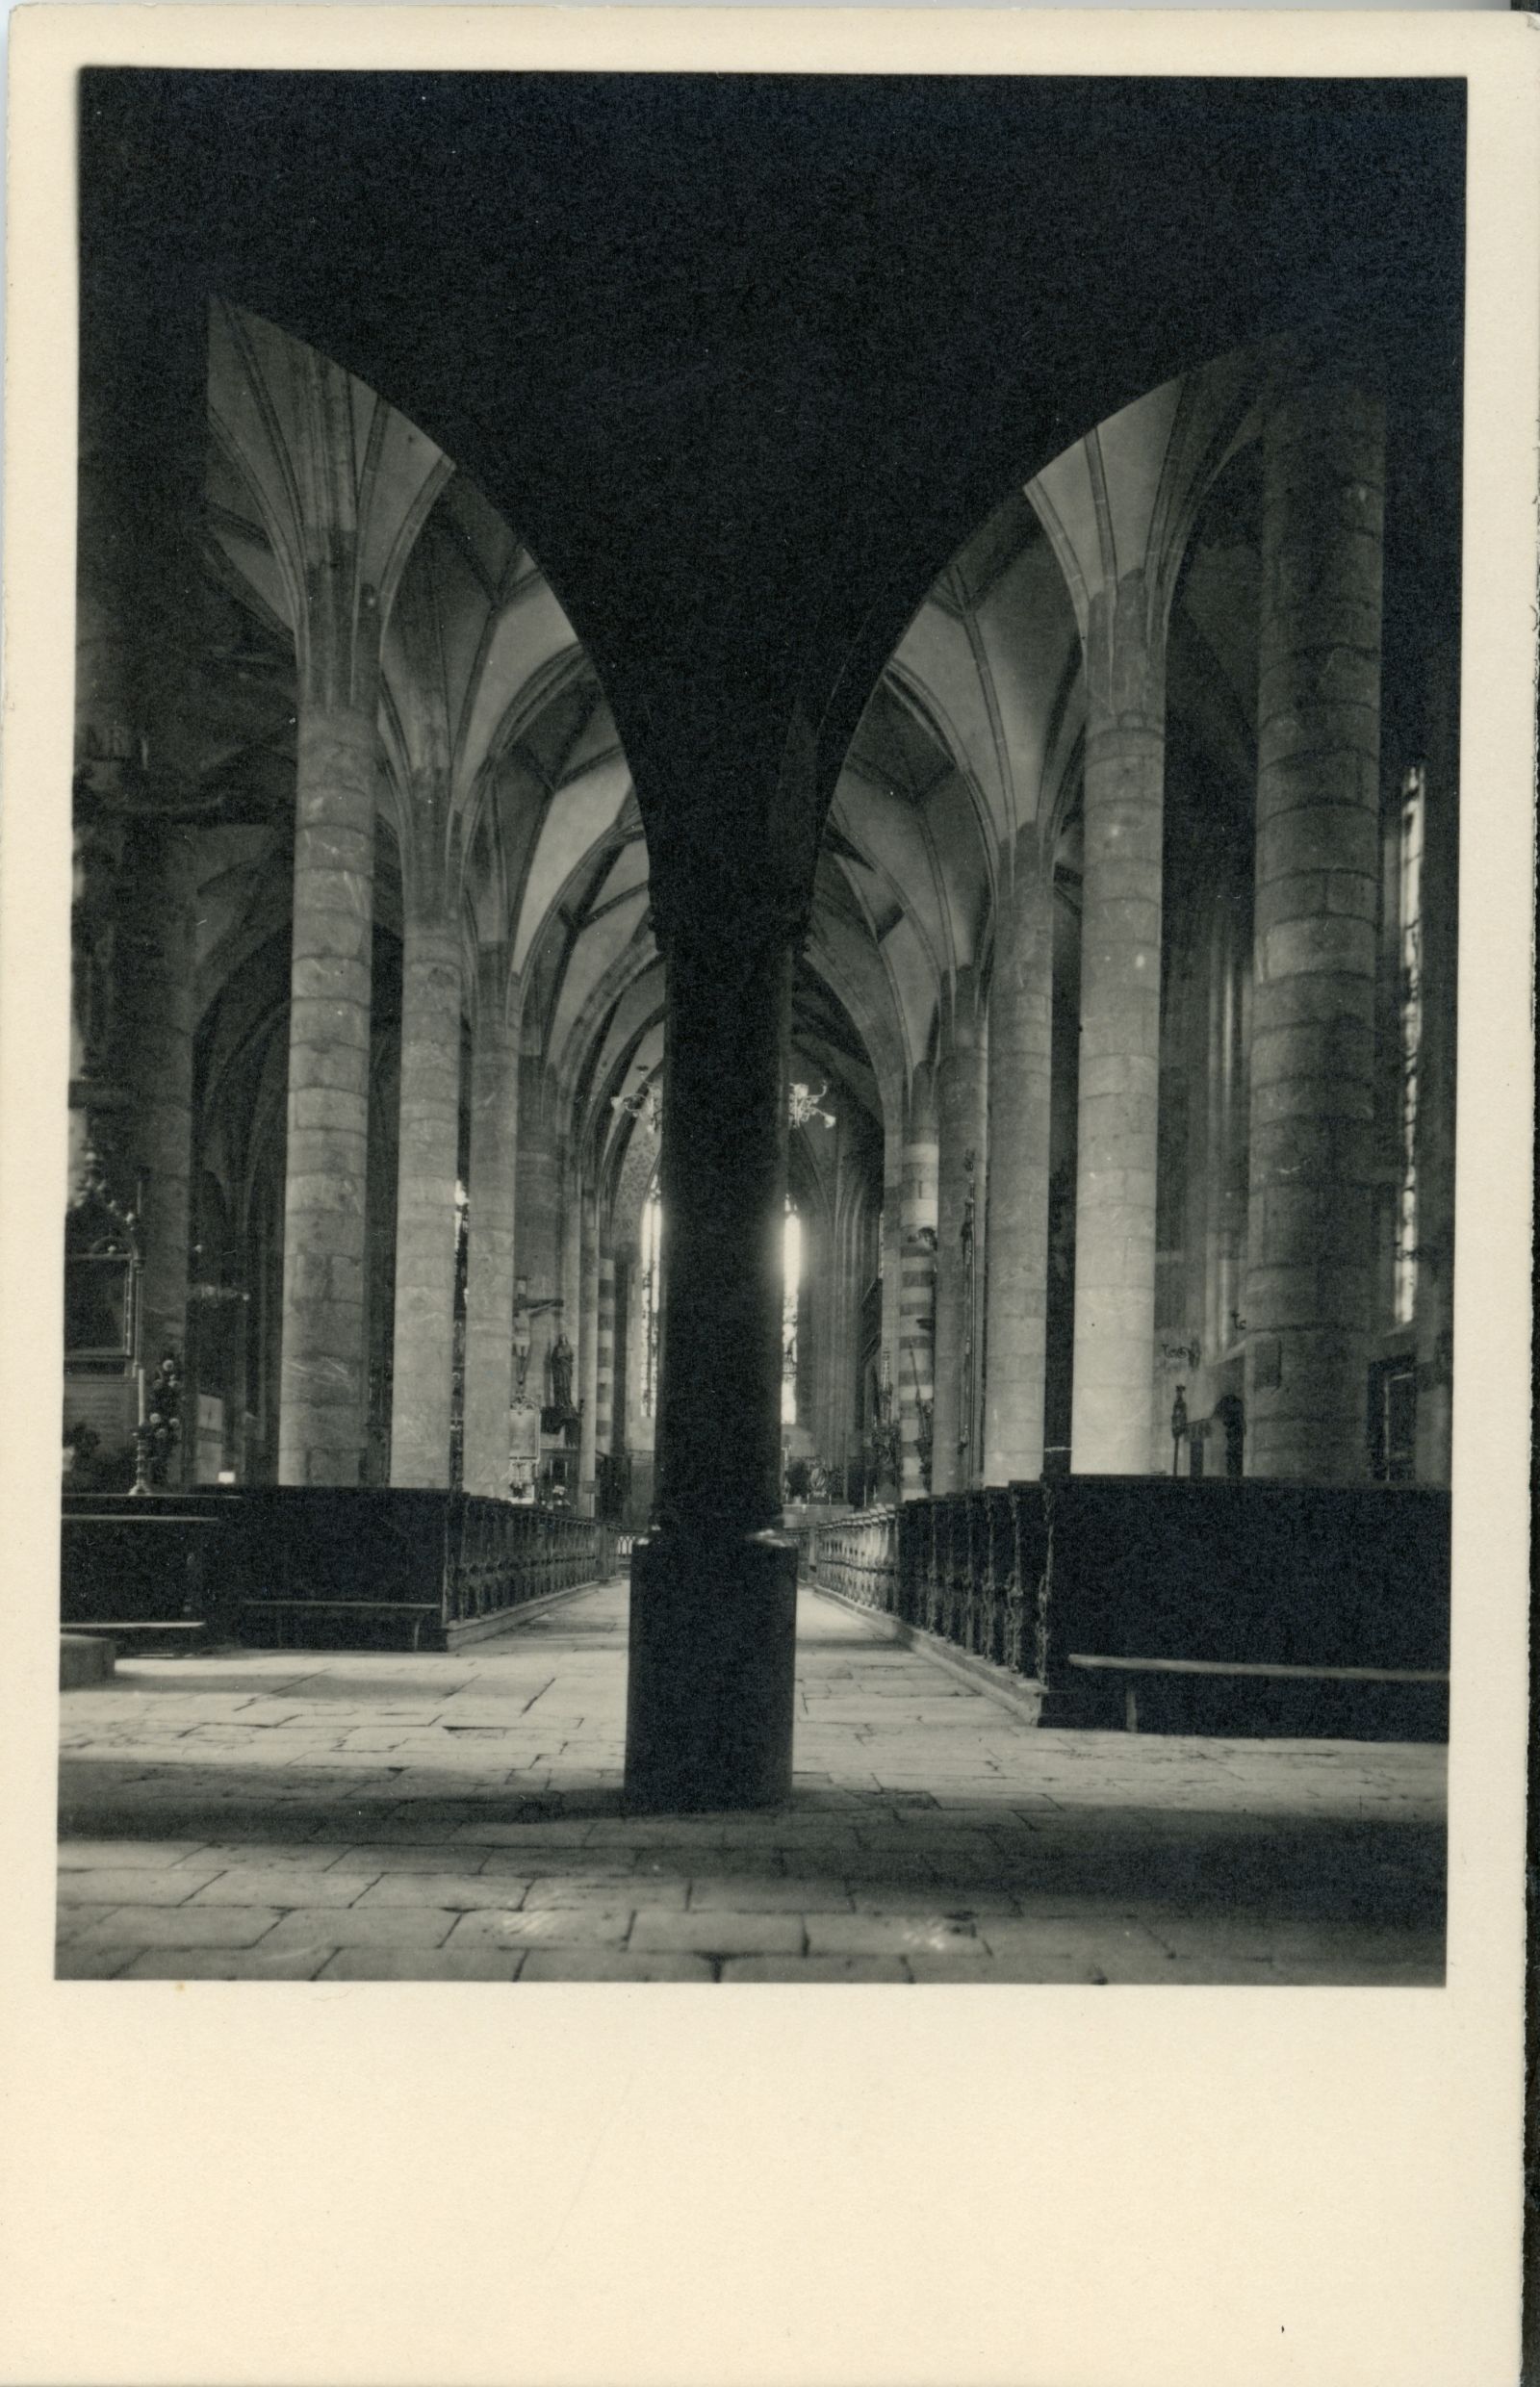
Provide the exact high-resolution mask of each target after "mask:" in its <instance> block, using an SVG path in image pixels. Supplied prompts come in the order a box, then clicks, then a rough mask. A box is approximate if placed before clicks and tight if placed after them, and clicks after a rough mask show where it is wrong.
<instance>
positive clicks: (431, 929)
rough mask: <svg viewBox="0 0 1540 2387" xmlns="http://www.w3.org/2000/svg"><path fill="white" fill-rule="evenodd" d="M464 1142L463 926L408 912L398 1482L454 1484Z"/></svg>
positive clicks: (399, 1220)
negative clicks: (457, 1211) (452, 1416)
mask: <svg viewBox="0 0 1540 2387" xmlns="http://www.w3.org/2000/svg"><path fill="white" fill-rule="evenodd" d="M459 1148H460V933H459V927H458V924H457V923H452V922H450V921H448V920H445V919H443V918H418V917H415V916H414V915H413V914H412V913H411V912H410V911H409V912H408V914H407V917H406V922H405V941H404V951H403V954H402V961H401V1107H400V1138H399V1143H398V1167H397V1183H396V1338H395V1347H394V1351H393V1354H392V1379H391V1384H392V1389H391V1481H392V1483H393V1484H417V1485H424V1486H433V1485H446V1484H448V1482H449V1410H450V1398H451V1387H452V1380H453V1369H454V1234H455V1216H454V1189H455V1184H456V1180H457V1175H458V1161H459Z"/></svg>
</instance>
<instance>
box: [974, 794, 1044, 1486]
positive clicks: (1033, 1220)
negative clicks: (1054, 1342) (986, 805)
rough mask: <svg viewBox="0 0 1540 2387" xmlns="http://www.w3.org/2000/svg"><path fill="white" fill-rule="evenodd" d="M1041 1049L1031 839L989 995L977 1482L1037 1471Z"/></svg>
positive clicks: (1039, 901) (1038, 929)
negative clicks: (983, 1319) (980, 1425)
mask: <svg viewBox="0 0 1540 2387" xmlns="http://www.w3.org/2000/svg"><path fill="white" fill-rule="evenodd" d="M1052 1047H1053V893H1052V888H1051V885H1050V883H1049V880H1048V875H1047V873H1046V871H1045V870H1044V868H1043V866H1042V863H1041V862H1040V859H1039V856H1038V847H1037V833H1036V831H1032V832H1026V833H1023V835H1022V837H1021V838H1020V839H1019V840H1018V843H1017V847H1016V860H1015V874H1014V881H1013V884H1012V887H1011V891H1010V895H1009V897H1008V899H1007V901H1006V902H1005V903H1004V904H1003V905H1002V908H1001V917H1000V922H999V927H998V929H997V932H996V937H995V950H994V975H993V979H992V981H991V983H990V988H989V1052H988V1097H989V1202H988V1250H987V1264H988V1265H987V1275H986V1294H985V1298H986V1303H987V1317H988V1325H987V1328H986V1335H985V1387H984V1479H985V1481H986V1483H995V1484H1005V1483H1013V1482H1019V1481H1022V1480H1024V1479H1027V1478H1030V1477H1035V1476H1040V1475H1041V1473H1042V1438H1043V1398H1044V1395H1043V1383H1044V1369H1045V1366H1046V1353H1047V1316H1048V1128H1049V1091H1050V1086H1051V1081H1052Z"/></svg>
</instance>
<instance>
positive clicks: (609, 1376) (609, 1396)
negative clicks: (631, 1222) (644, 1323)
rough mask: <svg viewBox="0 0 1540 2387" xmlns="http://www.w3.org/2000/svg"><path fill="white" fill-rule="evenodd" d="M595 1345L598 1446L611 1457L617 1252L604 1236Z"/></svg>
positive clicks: (613, 1421)
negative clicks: (611, 1247)
mask: <svg viewBox="0 0 1540 2387" xmlns="http://www.w3.org/2000/svg"><path fill="white" fill-rule="evenodd" d="M596 1309H597V1333H596V1336H595V1345H594V1449H595V1451H596V1453H598V1452H603V1455H604V1456H605V1457H606V1458H607V1457H608V1456H609V1455H610V1453H611V1451H612V1450H614V1447H615V1254H614V1252H613V1251H612V1250H611V1249H610V1247H609V1245H608V1244H607V1243H606V1242H605V1241H604V1240H603V1236H601V1239H600V1245H599V1281H598V1295H597V1302H596Z"/></svg>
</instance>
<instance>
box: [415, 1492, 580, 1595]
mask: <svg viewBox="0 0 1540 2387" xmlns="http://www.w3.org/2000/svg"><path fill="white" fill-rule="evenodd" d="M615 1540H616V1535H615V1528H614V1527H613V1526H611V1525H609V1524H606V1523H605V1522H603V1520H602V1519H600V1518H597V1517H573V1516H567V1515H564V1514H563V1513H562V1512H561V1511H560V1510H559V1509H550V1508H523V1507H517V1506H515V1505H514V1504H512V1503H511V1502H509V1501H493V1500H482V1499H478V1498H477V1497H475V1495H474V1494H469V1493H467V1494H462V1495H461V1496H460V1497H459V1498H458V1499H457V1500H454V1501H451V1502H450V1505H449V1510H448V1512H447V1515H446V1519H445V1542H446V1548H445V1560H444V1622H445V1624H446V1626H454V1625H464V1624H469V1623H471V1622H473V1621H474V1620H475V1619H477V1618H480V1617H487V1616H498V1615H501V1613H502V1612H503V1611H504V1610H505V1609H508V1608H514V1607H522V1606H524V1605H525V1604H526V1603H527V1602H528V1601H530V1600H540V1599H545V1598H548V1597H549V1596H550V1594H551V1593H552V1592H556V1591H573V1590H576V1589H577V1587H578V1585H579V1584H581V1583H597V1582H603V1581H604V1580H605V1579H606V1578H607V1577H609V1576H610V1575H612V1574H613V1573H614V1572H615V1564H616V1555H615Z"/></svg>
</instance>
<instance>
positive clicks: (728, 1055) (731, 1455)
mask: <svg viewBox="0 0 1540 2387" xmlns="http://www.w3.org/2000/svg"><path fill="white" fill-rule="evenodd" d="M703 909H704V908H702V907H699V906H696V905H691V906H690V907H689V908H688V910H687V911H686V912H685V915H684V916H683V917H682V918H680V919H678V920H676V921H675V922H673V923H672V926H671V930H670V933H669V934H668V935H667V937H666V939H665V948H664V950H665V966H666V972H667V976H666V1005H667V1009H666V1024H665V1053H666V1058H665V1074H664V1094H663V1145H662V1156H661V1163H660V1171H659V1177H660V1193H661V1200H662V1218H663V1248H664V1272H665V1275H666V1281H667V1287H668V1293H667V1300H668V1328H667V1333H666V1335H665V1336H664V1339H663V1347H662V1366H661V1382H660V1387H659V1399H658V1414H657V1439H656V1453H657V1487H656V1502H655V1515H656V1519H657V1524H656V1527H655V1530H654V1532H653V1533H652V1534H650V1535H649V1537H648V1538H647V1539H646V1540H645V1541H643V1542H641V1543H639V1544H638V1545H637V1548H636V1551H635V1553H634V1556H633V1559H632V1569H631V1634H630V1663H629V1685H628V1706H627V1725H626V1791H627V1797H628V1799H629V1802H630V1803H631V1804H632V1805H633V1806H637V1807H640V1808H644V1809H668V1808H695V1809H699V1808H711V1807H761V1806H771V1805H775V1804H778V1803H780V1802H782V1801H783V1800H784V1799H786V1798H788V1797H789V1796H790V1791H791V1731H792V1710H793V1702H794V1693H795V1633H796V1552H795V1549H794V1547H793V1546H792V1545H791V1544H790V1543H787V1542H785V1541H784V1540H783V1539H782V1537H781V1536H780V1535H779V1534H778V1533H777V1531H776V1529H775V1528H776V1527H778V1526H779V1524H780V1521H781V1320H782V1299H783V1235H784V1219H785V1187H786V1091H785V1053H786V1042H787V1026H788V1019H789V1012H790V988H791V958H790V950H789V943H788V939H787V937H786V933H785V931H784V929H783V927H781V925H780V924H779V923H776V924H773V925H772V924H771V923H768V922H762V923H755V922H753V921H752V920H746V919H744V918H743V917H742V916H739V917H737V918H733V919H728V920H724V919H721V918H719V917H717V916H716V914H715V912H714V911H707V912H706V916H705V917H703V916H702V911H703ZM745 909H746V907H745Z"/></svg>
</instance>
